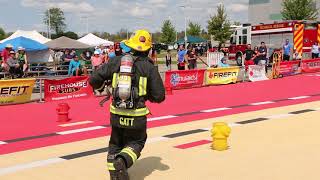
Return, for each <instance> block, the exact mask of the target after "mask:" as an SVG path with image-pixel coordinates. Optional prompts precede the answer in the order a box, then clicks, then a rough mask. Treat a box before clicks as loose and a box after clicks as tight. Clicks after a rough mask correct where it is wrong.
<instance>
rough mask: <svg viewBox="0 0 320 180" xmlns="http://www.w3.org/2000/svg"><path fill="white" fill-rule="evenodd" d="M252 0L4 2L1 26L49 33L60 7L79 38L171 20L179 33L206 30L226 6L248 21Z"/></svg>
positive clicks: (231, 13) (234, 16)
mask: <svg viewBox="0 0 320 180" xmlns="http://www.w3.org/2000/svg"><path fill="white" fill-rule="evenodd" d="M248 1H249V0H10V1H9V0H0V27H3V28H4V29H5V31H6V32H14V31H16V30H17V29H21V30H38V31H46V26H45V25H44V24H43V22H42V19H43V16H44V11H45V10H46V9H48V8H50V7H59V8H61V9H62V10H63V11H64V12H65V17H66V24H67V30H70V31H74V32H76V33H78V34H79V35H81V34H85V33H86V32H87V30H88V31H89V32H94V31H98V32H109V33H115V32H117V31H119V30H120V29H121V28H125V29H128V30H130V31H134V30H136V29H140V28H145V29H147V30H149V31H151V32H156V31H160V30H161V25H162V22H163V21H164V20H166V19H170V20H171V21H172V23H173V25H174V26H175V27H176V29H177V30H178V31H182V30H184V24H185V23H184V22H185V17H186V18H187V20H188V22H189V21H192V22H197V23H199V24H201V26H202V28H206V26H207V21H208V19H209V17H210V15H213V14H215V13H216V7H217V5H219V4H220V3H223V4H224V5H225V7H226V9H227V13H228V17H229V19H230V20H231V21H240V22H243V23H245V22H247V20H248V13H247V11H248Z"/></svg>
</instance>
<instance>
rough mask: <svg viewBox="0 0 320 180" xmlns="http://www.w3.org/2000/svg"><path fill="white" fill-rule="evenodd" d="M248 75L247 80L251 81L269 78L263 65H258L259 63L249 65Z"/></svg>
mask: <svg viewBox="0 0 320 180" xmlns="http://www.w3.org/2000/svg"><path fill="white" fill-rule="evenodd" d="M248 75H249V80H250V81H252V82H255V81H264V80H269V79H268V78H267V76H266V67H265V66H259V65H252V66H249V69H248Z"/></svg>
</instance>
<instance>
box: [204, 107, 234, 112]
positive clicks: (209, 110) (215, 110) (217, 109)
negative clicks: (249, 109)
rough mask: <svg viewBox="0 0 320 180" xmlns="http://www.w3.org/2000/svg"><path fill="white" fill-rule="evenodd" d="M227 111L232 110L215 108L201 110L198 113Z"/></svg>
mask: <svg viewBox="0 0 320 180" xmlns="http://www.w3.org/2000/svg"><path fill="white" fill-rule="evenodd" d="M229 109H232V108H215V109H207V110H202V111H200V112H204V113H209V112H217V111H224V110H229Z"/></svg>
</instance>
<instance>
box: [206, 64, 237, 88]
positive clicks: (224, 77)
mask: <svg viewBox="0 0 320 180" xmlns="http://www.w3.org/2000/svg"><path fill="white" fill-rule="evenodd" d="M239 71H240V68H239V67H228V68H212V69H207V71H206V73H205V74H206V85H214V84H229V83H236V82H237V79H238V74H239Z"/></svg>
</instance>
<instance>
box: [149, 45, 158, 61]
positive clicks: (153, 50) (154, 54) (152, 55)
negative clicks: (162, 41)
mask: <svg viewBox="0 0 320 180" xmlns="http://www.w3.org/2000/svg"><path fill="white" fill-rule="evenodd" d="M157 56H158V55H157V50H156V48H155V46H154V47H153V48H151V51H150V58H151V59H152V60H153V63H154V64H155V65H158V57H157Z"/></svg>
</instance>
